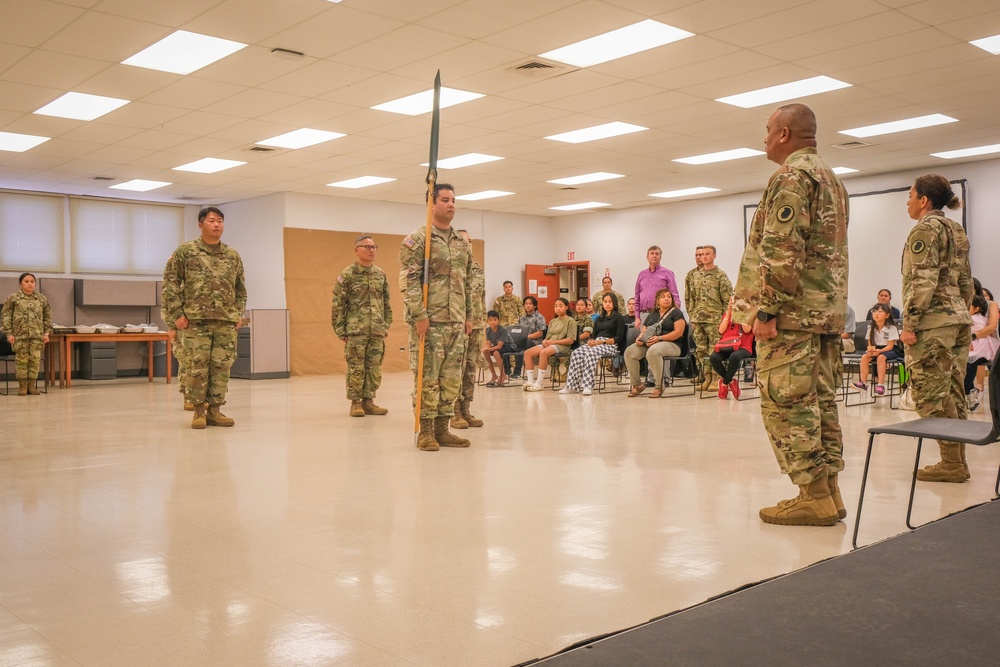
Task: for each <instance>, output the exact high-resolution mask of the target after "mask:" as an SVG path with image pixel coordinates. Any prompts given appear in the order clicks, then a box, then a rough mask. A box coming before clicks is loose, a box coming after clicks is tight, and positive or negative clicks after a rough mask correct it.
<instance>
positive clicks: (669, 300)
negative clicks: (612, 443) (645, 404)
mask: <svg viewBox="0 0 1000 667" xmlns="http://www.w3.org/2000/svg"><path fill="white" fill-rule="evenodd" d="M686 327H687V322H686V321H685V320H684V313H682V312H681V311H680V309H678V308H675V307H674V296H673V295H672V294H671V293H670V290H668V289H665V288H664V289H661V290H660V291H659V292H657V293H656V310H654V311H653V312H651V313H649V314H648V315H646V320H645V321H644V322H643V323H642V329H640V330H639V338H638V339H637V340H636V341H635V342H634V343H633V344H632V345H629V346H628V348H627V349H626V350H625V366H626V367H627V368H628V375H629V378H631V381H632V388H631V389H630V390H629V392H628V396H629V398H634V397H635V396H638V395H639V394H641V393H642V392H644V391H645V390H646V378H644V377H643V376H642V374H641V373H640V372H639V362H640V361H641V360H643V359H645V360H646V363H648V364H649V369H650V372H651V373H652V375H653V382H654V384H655V387H654V388H653V391H652V393H651V394H650V395H649V397H650V398H659V397H660V396H662V395H663V382H664V372H663V364H664V360H663V358H664V357H680V356H683V355H684V354H686V353H687V336H686V335H685V329H686Z"/></svg>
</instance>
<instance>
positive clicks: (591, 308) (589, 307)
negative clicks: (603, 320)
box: [587, 299, 600, 321]
mask: <svg viewBox="0 0 1000 667" xmlns="http://www.w3.org/2000/svg"><path fill="white" fill-rule="evenodd" d="M587 315H588V316H589V317H590V319H591V320H592V321H593V320H596V319H597V317H598V316H599V315H600V313H597V312H594V302H593V300H591V299H587Z"/></svg>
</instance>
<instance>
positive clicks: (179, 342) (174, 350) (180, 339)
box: [170, 329, 187, 394]
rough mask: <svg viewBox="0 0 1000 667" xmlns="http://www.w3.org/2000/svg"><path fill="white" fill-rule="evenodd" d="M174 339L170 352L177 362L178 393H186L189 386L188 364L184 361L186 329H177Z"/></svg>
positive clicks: (171, 342)
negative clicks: (186, 386)
mask: <svg viewBox="0 0 1000 667" xmlns="http://www.w3.org/2000/svg"><path fill="white" fill-rule="evenodd" d="M176 331H177V333H176V334H175V335H174V339H173V340H172V341H170V352H171V354H173V355H174V359H176V360H177V384H178V385H179V387H178V391H179V392H181V393H182V394H183V393H184V387H185V385H187V363H186V362H185V361H184V329H177V330H176Z"/></svg>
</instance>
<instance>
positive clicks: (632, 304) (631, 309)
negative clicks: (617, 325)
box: [626, 296, 635, 322]
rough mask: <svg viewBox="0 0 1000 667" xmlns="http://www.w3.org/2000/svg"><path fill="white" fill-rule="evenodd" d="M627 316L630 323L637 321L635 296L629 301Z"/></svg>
mask: <svg viewBox="0 0 1000 667" xmlns="http://www.w3.org/2000/svg"><path fill="white" fill-rule="evenodd" d="M626 316H627V317H628V321H629V322H631V321H632V320H634V319H635V297H634V296H633V297H631V298H630V299H629V300H628V311H627V312H626Z"/></svg>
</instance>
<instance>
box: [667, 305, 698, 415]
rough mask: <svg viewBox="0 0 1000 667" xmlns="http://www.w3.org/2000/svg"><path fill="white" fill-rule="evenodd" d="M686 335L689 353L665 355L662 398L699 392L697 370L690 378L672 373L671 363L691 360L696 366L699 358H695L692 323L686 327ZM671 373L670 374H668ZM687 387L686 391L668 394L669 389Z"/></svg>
mask: <svg viewBox="0 0 1000 667" xmlns="http://www.w3.org/2000/svg"><path fill="white" fill-rule="evenodd" d="M684 336H685V337H686V338H687V354H682V355H680V356H678V357H667V356H664V357H663V375H664V377H663V392H664V393H663V394H662V395H661V396H662V398H677V397H678V396H694V395H695V394H697V393H698V382H697V379H698V373H697V371H695V372H694V373H692V374H691V377H690V378H680V379H678V378H677V377H676V376H675V375H674V374H673V373H670V370H671V365H673V366H677V365H679V364H680V363H682V362H685V361H687V362H689V363H690V364H691V365H692V368H696V366H697V360H696V359H695V347H694V331H693V330H692V329H691V324H690V323H688V324H687V326H686V327H685V328H684ZM668 373H670V375H669V376H668V375H667V374H668ZM668 378H669V379H668ZM688 386H690V387H691V391H690V392H688V391H687V390H686V387H688ZM678 388H679V389H685V391H683V392H680V393H670V394H667V393H666V392H667V389H678Z"/></svg>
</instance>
